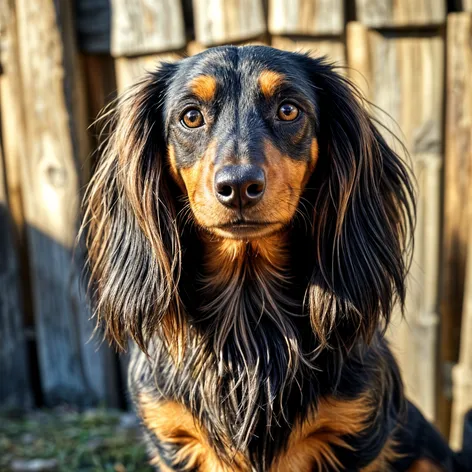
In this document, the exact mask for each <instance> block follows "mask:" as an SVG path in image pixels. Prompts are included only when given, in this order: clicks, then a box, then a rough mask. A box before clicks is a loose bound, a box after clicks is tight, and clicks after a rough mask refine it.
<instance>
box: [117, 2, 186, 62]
mask: <svg viewBox="0 0 472 472" xmlns="http://www.w3.org/2000/svg"><path fill="white" fill-rule="evenodd" d="M184 46H185V28H184V17H183V12H182V5H181V3H180V2H179V1H175V0H136V1H132V2H130V1H127V0H111V53H112V55H113V56H115V57H117V56H132V55H138V54H150V53H154V52H160V51H171V50H175V49H180V48H183V47H184Z"/></svg>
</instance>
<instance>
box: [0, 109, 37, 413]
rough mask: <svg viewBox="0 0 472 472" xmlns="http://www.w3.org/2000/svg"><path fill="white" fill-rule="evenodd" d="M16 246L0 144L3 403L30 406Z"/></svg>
mask: <svg viewBox="0 0 472 472" xmlns="http://www.w3.org/2000/svg"><path fill="white" fill-rule="evenodd" d="M2 111H3V112H4V111H5V110H4V109H3V110H2ZM2 118H3V119H4V118H5V116H4V115H3V116H2ZM16 249H17V248H16V247H15V244H14V236H13V224H12V219H11V215H10V213H9V207H8V201H7V191H6V184H5V167H4V160H3V152H2V148H1V146H0V261H1V263H0V287H1V289H0V339H1V343H0V378H1V379H2V381H1V382H0V407H6V408H11V407H23V408H28V407H30V406H32V396H31V390H30V383H29V372H28V365H27V355H26V343H25V336H24V332H25V330H24V326H23V320H24V312H23V306H22V303H21V299H20V296H21V293H20V286H21V285H20V272H19V266H18V257H17V256H18V254H17V251H16Z"/></svg>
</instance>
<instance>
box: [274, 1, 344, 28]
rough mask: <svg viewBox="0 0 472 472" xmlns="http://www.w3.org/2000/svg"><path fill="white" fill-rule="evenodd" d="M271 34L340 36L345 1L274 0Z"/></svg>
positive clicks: (342, 26)
mask: <svg viewBox="0 0 472 472" xmlns="http://www.w3.org/2000/svg"><path fill="white" fill-rule="evenodd" d="M268 23H269V31H270V33H271V34H298V35H313V36H315V35H328V34H331V35H339V34H341V33H343V30H344V2H343V1H342V0H270V1H269V20H268Z"/></svg>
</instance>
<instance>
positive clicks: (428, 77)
mask: <svg viewBox="0 0 472 472" xmlns="http://www.w3.org/2000/svg"><path fill="white" fill-rule="evenodd" d="M347 45H348V46H347V48H348V61H349V66H350V67H352V68H354V69H357V71H358V72H357V73H356V72H352V71H350V76H351V78H352V79H353V80H354V81H355V82H356V83H358V85H359V87H360V88H361V90H363V91H364V93H365V94H366V95H367V98H369V99H370V100H371V101H372V102H373V103H374V104H375V105H377V106H379V107H380V108H381V109H382V110H384V111H386V112H387V113H388V114H389V115H390V116H391V118H389V117H388V116H387V115H385V114H384V113H381V112H379V111H378V110H376V109H371V110H370V111H371V112H373V113H374V115H375V116H376V117H377V118H378V119H379V120H380V121H381V122H382V123H384V124H385V125H386V126H387V129H388V130H390V131H393V132H394V133H395V134H396V135H397V136H398V137H399V138H400V139H401V140H402V141H403V142H404V143H405V144H406V146H407V149H408V151H409V153H410V155H411V158H412V161H413V170H414V173H415V176H416V178H417V180H418V192H419V194H418V215H417V218H418V221H417V227H416V231H415V252H414V258H413V264H412V267H411V272H410V277H409V291H408V296H407V301H406V321H407V322H400V321H401V319H400V317H399V316H398V314H397V317H396V319H395V320H394V322H393V324H392V326H391V328H390V332H389V337H390V339H391V340H392V344H393V347H394V350H395V352H396V355H397V357H398V359H399V362H400V365H401V368H402V370H403V374H404V378H405V383H406V386H407V391H408V394H409V396H410V397H411V398H412V399H413V400H414V401H415V402H416V403H417V404H418V405H419V406H420V407H421V408H422V410H423V412H424V413H425V415H426V416H427V417H428V418H429V419H434V418H435V402H436V396H435V389H436V387H435V386H436V377H435V372H436V367H437V366H436V358H437V323H438V320H439V318H438V313H437V303H438V283H439V282H438V266H439V262H438V257H439V245H438V243H439V214H440V187H441V166H442V143H443V137H442V102H443V79H442V77H443V39H442V38H441V37H436V36H429V37H428V36H425V37H417V36H416V37H405V36H402V37H400V36H395V35H383V34H381V33H378V32H374V31H367V30H366V29H365V27H363V26H362V25H360V24H352V25H349V27H348V32H347ZM361 51H362V52H361ZM411 97H415V99H414V100H412V98H411ZM392 118H393V120H392ZM386 137H387V139H388V140H389V142H390V143H391V145H392V146H393V147H394V148H395V149H396V150H397V151H398V152H400V153H402V148H401V147H400V146H399V145H398V143H395V141H394V140H393V139H392V138H391V136H389V135H388V133H386Z"/></svg>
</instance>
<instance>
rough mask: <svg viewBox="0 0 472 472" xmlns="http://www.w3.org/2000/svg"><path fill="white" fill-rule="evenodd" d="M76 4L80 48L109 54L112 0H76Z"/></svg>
mask: <svg viewBox="0 0 472 472" xmlns="http://www.w3.org/2000/svg"><path fill="white" fill-rule="evenodd" d="M74 4H75V20H76V29H77V41H78V47H79V49H80V50H81V51H84V52H87V53H95V54H109V53H110V47H111V5H110V0H76V1H75V2H74Z"/></svg>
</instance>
